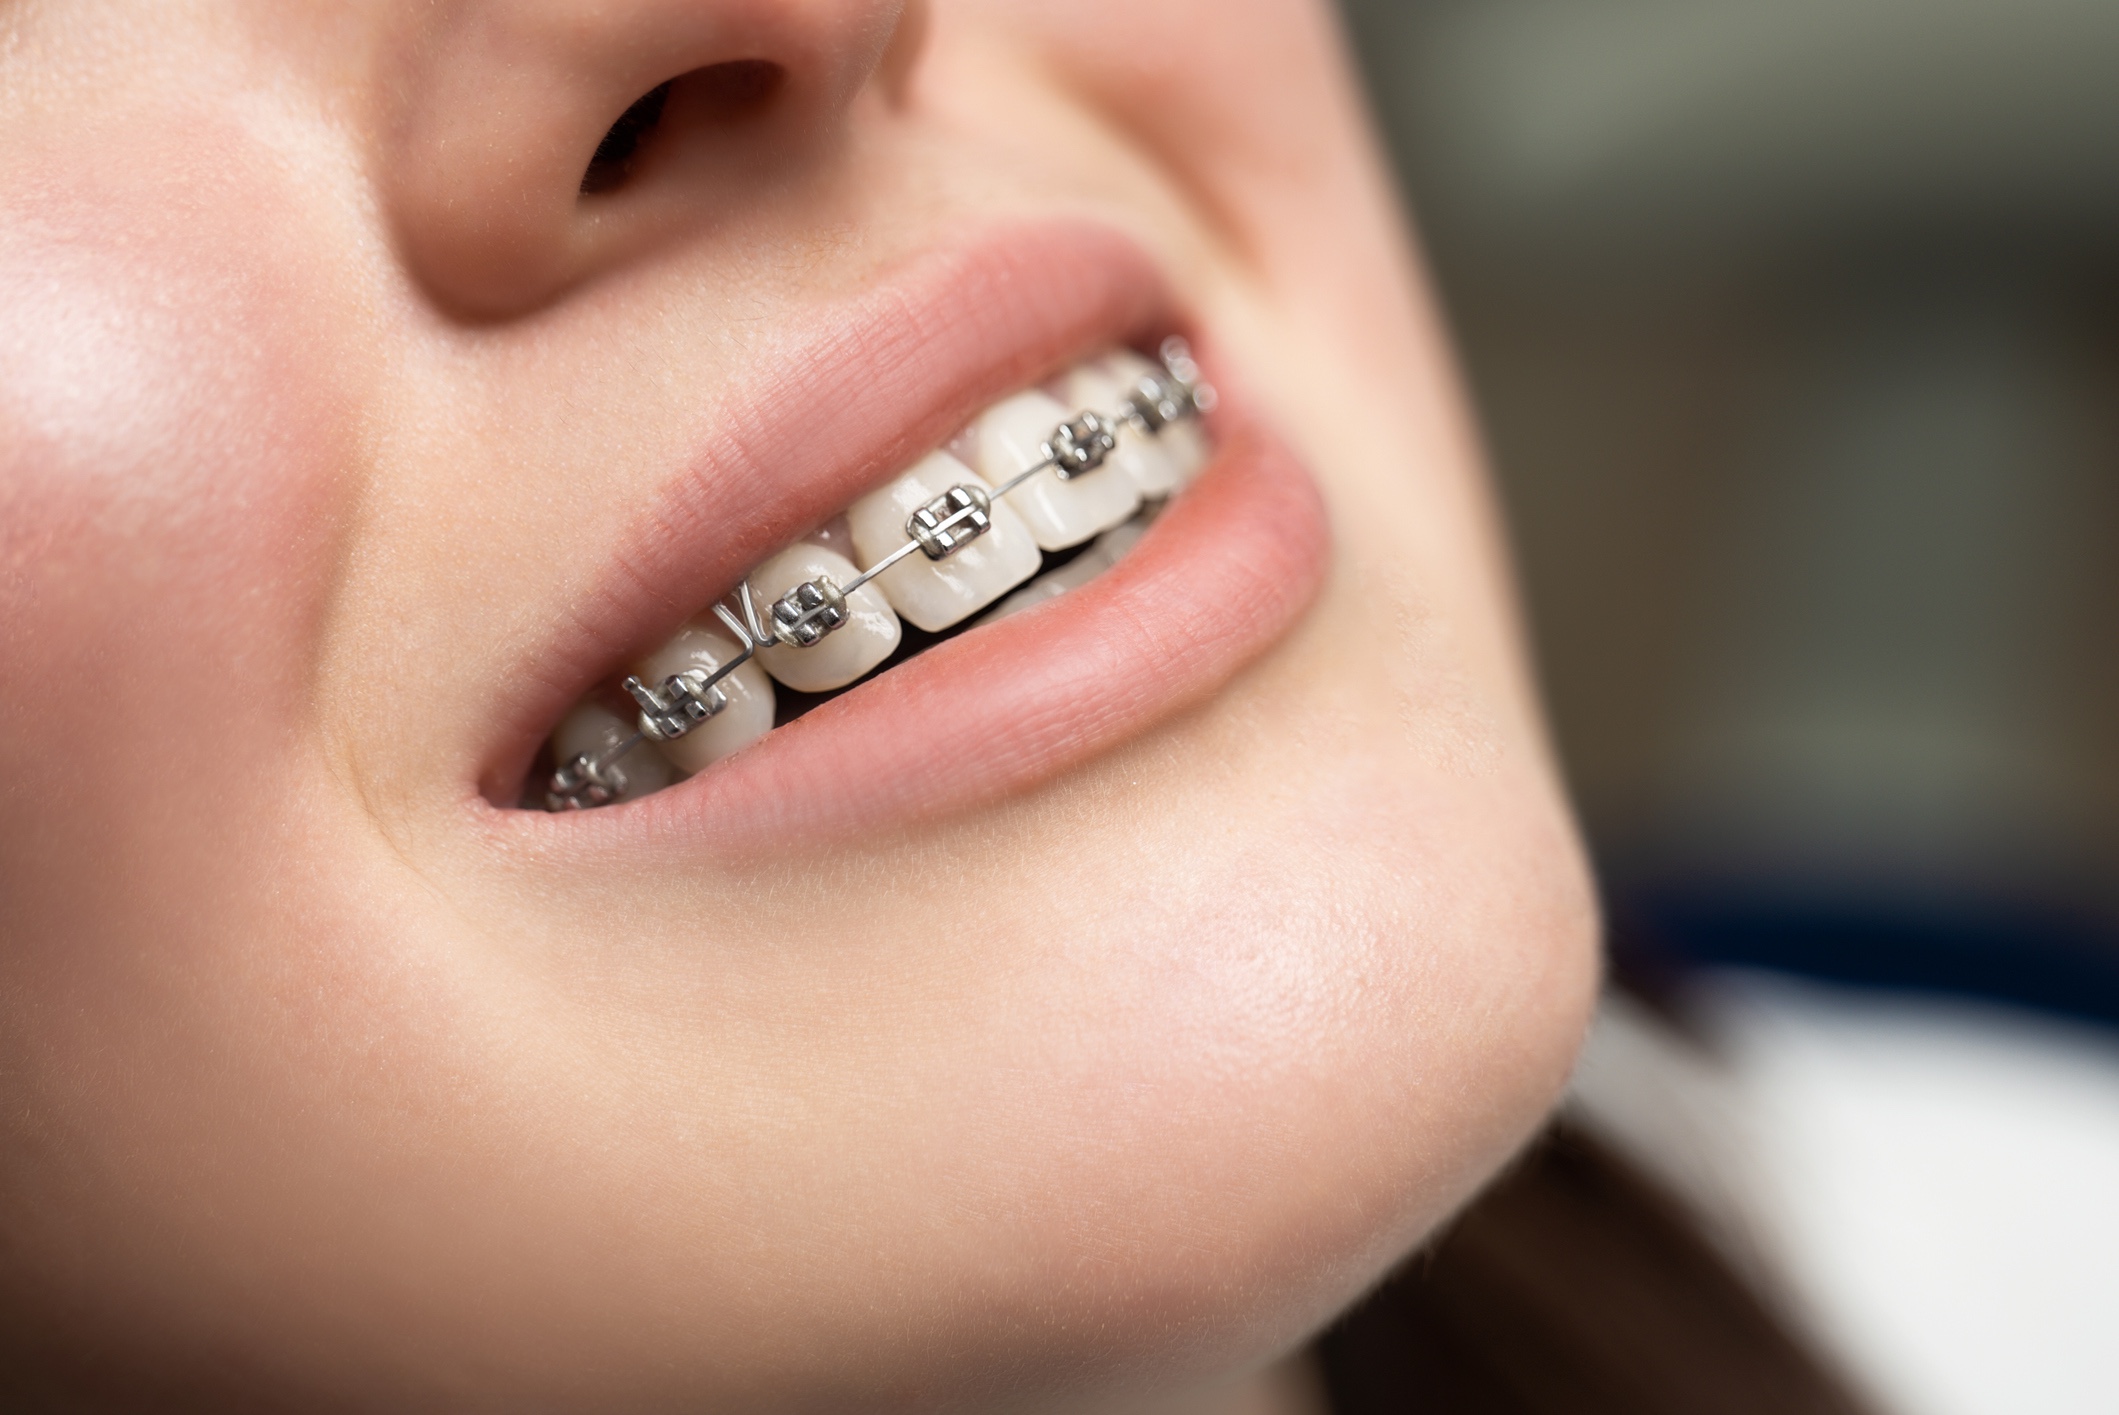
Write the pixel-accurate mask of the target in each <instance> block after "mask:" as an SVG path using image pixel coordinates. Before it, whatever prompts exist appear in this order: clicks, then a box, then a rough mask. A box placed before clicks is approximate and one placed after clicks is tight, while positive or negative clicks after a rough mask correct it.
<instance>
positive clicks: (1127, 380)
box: [1059, 355, 1186, 499]
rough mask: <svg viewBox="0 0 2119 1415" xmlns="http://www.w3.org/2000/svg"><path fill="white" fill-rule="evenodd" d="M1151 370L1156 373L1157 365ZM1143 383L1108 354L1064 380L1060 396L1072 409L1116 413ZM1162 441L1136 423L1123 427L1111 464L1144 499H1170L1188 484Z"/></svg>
mask: <svg viewBox="0 0 2119 1415" xmlns="http://www.w3.org/2000/svg"><path fill="white" fill-rule="evenodd" d="M1148 368H1149V369H1150V371H1151V372H1152V371H1153V365H1148ZM1139 381H1140V375H1139V374H1137V373H1129V372H1128V370H1127V368H1126V367H1124V366H1121V365H1120V364H1118V362H1117V356H1116V355H1107V356H1106V357H1104V358H1101V359H1091V360H1090V361H1089V362H1088V363H1085V364H1082V365H1079V366H1078V367H1076V368H1075V369H1074V370H1073V371H1071V372H1070V373H1068V375H1067V376H1066V377H1065V378H1064V379H1062V380H1060V384H1059V390H1060V397H1061V399H1063V400H1064V401H1065V403H1066V405H1067V406H1068V407H1070V408H1094V409H1096V410H1098V411H1099V412H1112V411H1115V410H1117V409H1119V408H1123V407H1125V406H1126V400H1127V398H1128V397H1130V396H1131V395H1132V392H1133V388H1134V385H1135V384H1137V383H1138V382H1139ZM1174 431H1176V429H1175V428H1166V429H1165V430H1164V436H1165V437H1167V436H1168V435H1169V433H1171V432H1174ZM1162 442H1163V439H1162V438H1159V437H1155V436H1152V435H1150V434H1149V433H1147V432H1145V431H1143V430H1142V429H1141V428H1140V427H1139V426H1137V425H1136V424H1133V423H1125V424H1122V425H1121V426H1120V428H1119V430H1118V446H1117V447H1116V448H1114V449H1112V451H1111V454H1110V461H1109V465H1110V466H1112V467H1114V468H1116V469H1117V470H1118V471H1119V473H1120V474H1121V475H1123V476H1124V477H1125V478H1126V479H1127V480H1128V481H1130V482H1132V483H1133V486H1134V489H1135V490H1136V491H1138V492H1139V493H1140V494H1141V495H1142V496H1143V497H1147V498H1151V499H1152V498H1155V497H1162V496H1168V495H1169V494H1170V493H1171V492H1173V491H1175V490H1177V489H1178V488H1179V487H1181V486H1183V485H1184V484H1185V480H1186V477H1185V473H1184V470H1183V468H1182V467H1181V466H1180V464H1179V461H1178V459H1177V458H1175V457H1173V456H1172V455H1171V453H1170V452H1168V451H1166V450H1164V448H1163V446H1162Z"/></svg>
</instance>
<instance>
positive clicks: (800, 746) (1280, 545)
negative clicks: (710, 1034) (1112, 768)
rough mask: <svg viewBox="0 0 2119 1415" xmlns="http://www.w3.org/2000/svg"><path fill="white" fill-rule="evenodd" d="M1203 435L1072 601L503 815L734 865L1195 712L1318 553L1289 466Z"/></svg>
mask: <svg viewBox="0 0 2119 1415" xmlns="http://www.w3.org/2000/svg"><path fill="white" fill-rule="evenodd" d="M1217 424H1218V425H1217V429H1216V431H1217V434H1218V436H1219V439H1220V442H1221V449H1222V450H1221V451H1220V453H1219V455H1218V456H1217V457H1216V458H1215V460H1214V462H1213V463H1212V464H1211V465H1210V466H1209V467H1208V468H1207V469H1206V470H1205V471H1204V472H1203V473H1201V475H1200V477H1199V479H1198V480H1197V481H1196V482H1194V483H1193V485H1192V486H1191V487H1190V488H1189V489H1188V490H1187V491H1186V492H1185V493H1184V494H1183V495H1182V496H1181V497H1179V498H1177V499H1176V500H1175V501H1174V502H1172V503H1171V505H1170V508H1169V509H1168V510H1167V511H1165V512H1164V513H1163V514H1162V516H1161V517H1159V518H1158V519H1157V520H1156V522H1155V524H1154V525H1153V526H1152V527H1151V528H1150V529H1149V531H1148V533H1147V534H1146V535H1145V536H1143V537H1142V538H1141V540H1140V543H1139V544H1138V545H1137V546H1135V547H1134V549H1133V550H1132V551H1131V552H1130V553H1129V554H1128V555H1127V556H1126V558H1125V559H1124V560H1122V561H1120V562H1119V563H1118V564H1117V565H1115V566H1113V567H1112V568H1111V569H1110V570H1107V571H1105V572H1104V573H1103V574H1102V575H1100V576H1098V577H1097V578H1096V579H1094V580H1092V581H1090V582H1089V583H1088V584H1086V585H1084V586H1082V587H1081V588H1080V589H1077V590H1074V591H1072V592H1071V593H1069V594H1066V595H1063V596H1062V597H1060V598H1059V599H1056V600H1052V601H1050V602H1048V603H1046V604H1044V605H1041V606H1039V607H1038V608H1036V609H1034V610H1031V611H1028V612H1026V613H1022V614H1017V615H1014V616H1011V617H1010V618H1007V619H1004V620H1001V621H999V622H997V623H994V624H990V625H986V626H984V627H982V628H979V629H975V630H973V631H972V632H970V633H968V634H963V635H960V636H958V637H956V638H953V639H950V640H948V641H946V642H944V643H941V644H938V645H936V646H935V647H933V648H931V649H929V650H928V651H926V652H925V653H922V654H920V655H919V656H917V657H915V658H913V659H910V660H908V661H906V662H904V663H901V664H899V665H898V666H897V667H895V668H892V669H891V670H890V671H888V672H886V673H884V674H881V675H880V676H878V677H876V678H873V679H871V680H869V681H868V682H866V683H863V684H860V685H859V686H857V687H856V688H854V689H853V690H851V691H849V692H847V693H845V694H843V695H841V696H839V697H836V698H833V699H832V700H831V701H829V702H827V703H825V704H824V705H822V706H821V707H818V708H816V709H815V710H813V711H811V712H809V713H806V714H804V715H803V716H802V717H800V718H798V719H796V720H795V721H793V722H790V723H787V724H785V725H783V726H781V727H779V728H777V729H775V730H774V731H773V732H771V733H770V734H768V735H767V736H766V737H764V738H763V739H761V740H760V741H759V742H757V743H756V744H755V745H753V746H751V747H748V748H746V749H744V750H743V751H741V752H739V753H737V754H736V755H735V756H732V757H729V758H728V759H726V760H724V761H721V762H718V763H716V764H715V765H714V766H712V767H710V768H709V769H707V770H706V771H703V772H701V773H700V774H699V775H697V776H694V777H692V778H691V779H690V780H688V781H685V782H683V783H681V784H679V785H677V786H674V787H671V788H669V789H668V790H665V791H660V792H657V793H656V794H654V795H652V796H649V797H646V798H644V799H643V800H640V801H637V802H634V803H631V804H629V805H625V806H621V807H617V808H613V809H608V810H604V811H594V812H586V813H578V814H571V815H565V816H544V815H542V814H540V813H534V812H511V813H509V814H511V815H514V816H515V817H516V820H517V822H518V823H519V824H522V825H524V826H528V827H530V828H531V829H550V830H566V831H570V832H571V831H582V832H585V833H586V834H587V835H588V836H591V837H592V836H595V835H601V834H604V833H605V832H610V833H612V834H613V835H614V837H615V836H623V837H625V838H626V841H627V842H628V843H638V844H641V845H645V844H647V843H648V842H649V841H653V842H655V844H657V845H659V846H662V847H664V848H667V847H670V846H673V845H674V846H677V847H680V848H683V849H685V850H686V851H687V852H688V853H689V852H695V851H700V850H704V851H706V852H708V853H711V854H714V855H719V856H727V855H752V854H755V853H757V852H760V851H769V850H774V849H781V848H787V847H791V846H797V845H800V844H804V843H808V844H817V843H824V842H828V841H831V840H834V839H843V838H846V837H848V836H854V835H858V834H861V833H864V832H869V831H876V830H884V829H889V828H891V827H898V826H904V825H908V824H912V823H916V822H919V821H923V820H929V819H932V818H934V817H937V816H941V815H947V814H950V813H953V812H957V811H963V810H968V809H972V808H975V807H977V806H980V805H984V804H987V803H989V802H991V801H993V800H996V799H998V798H1000V797H1003V796H1006V795H1009V794H1011V793H1015V792H1020V791H1024V790H1028V789H1030V788H1033V787H1036V786H1038V785H1040V784H1042V783H1044V782H1046V781H1049V780H1051V779H1052V778H1054V777H1056V776H1059V775H1061V774H1062V773H1064V772H1066V771H1068V770H1070V769H1071V768H1074V767H1076V766H1079V765H1080V764H1082V763H1084V762H1086V761H1088V760H1090V759H1092V758H1094V757H1096V756H1099V755H1101V754H1102V753H1104V752H1107V751H1109V750H1111V749H1112V748H1113V747H1115V746H1117V745H1118V744H1120V743H1122V742H1124V741H1126V740H1127V739H1129V738H1132V737H1135V736H1137V735H1139V734H1141V733H1143V732H1145V731H1147V730H1148V729H1149V728H1151V727H1153V726H1154V725H1155V724H1156V723H1158V722H1160V721H1162V720H1164V719H1166V718H1168V717H1170V716H1172V715H1174V714H1176V713H1178V712H1181V711H1183V710H1184V709H1186V708H1188V707H1191V706H1193V705H1194V704H1197V703H1198V702H1200V701H1201V700H1203V699H1205V698H1207V697H1209V696H1211V695H1212V694H1213V693H1214V692H1215V691H1217V690H1218V689H1220V688H1221V687H1222V686H1223V685H1224V684H1226V683H1227V682H1228V681H1229V680H1230V679H1231V678H1232V677H1234V676H1235V675H1236V673H1237V672H1239V671H1240V670H1241V669H1242V668H1243V667H1244V666H1245V665H1246V664H1248V663H1249V662H1251V661H1252V660H1253V659H1255V658H1257V657H1258V656H1259V655H1260V654H1261V653H1263V652H1264V651H1265V650H1266V649H1267V648H1269V647H1271V645H1272V644H1273V643H1274V642H1275V641H1277V640H1278V639H1279V638H1280V637H1281V636H1282V635H1284V634H1285V633H1286V632H1287V631H1288V630H1289V629H1291V628H1292V627H1293V626H1294V624H1295V622H1296V621H1297V620H1298V619H1299V618H1300V617H1301V615H1302V612H1303V611H1304V610H1305V609H1306V608H1307V607H1308V606H1309V604H1310V602H1311V600H1312V599H1313V598H1314V597H1315V596H1316V593H1317V589H1318V586H1319V585H1320V584H1321V583H1322V580H1323V576H1324V570H1325V566H1326V563H1327V561H1328V560H1329V557H1330V534H1329V531H1328V528H1327V522H1326V517H1325V510H1324V505H1323V502H1322V500H1321V499H1320V497H1319V495H1318V492H1317V487H1316V483H1315V482H1314V481H1313V480H1312V479H1311V477H1310V475H1309V472H1308V471H1307V470H1306V469H1305V468H1304V467H1303V466H1302V464H1301V463H1300V461H1298V460H1297V458H1296V457H1295V456H1294V454H1293V453H1292V452H1291V451H1290V450H1289V449H1288V448H1287V446H1286V445H1285V444H1284V443H1283V442H1282V441H1281V440H1280V439H1279V438H1278V437H1277V436H1276V435H1274V434H1273V433H1272V432H1270V431H1269V430H1267V429H1266V428H1264V427H1263V426H1261V425H1258V424H1255V423H1249V422H1243V423H1238V422H1237V421H1236V420H1235V419H1234V418H1232V417H1231V416H1229V414H1228V410H1227V408H1226V405H1225V408H1224V414H1223V416H1221V417H1220V418H1218V419H1217ZM580 843H581V844H582V845H584V846H589V845H591V841H590V839H587V838H583V839H581V840H580ZM605 843H608V844H612V845H616V844H619V843H620V841H619V840H618V839H616V838H613V839H611V840H609V841H607V842H605Z"/></svg>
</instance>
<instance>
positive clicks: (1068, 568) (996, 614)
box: [979, 516, 1148, 624]
mask: <svg viewBox="0 0 2119 1415" xmlns="http://www.w3.org/2000/svg"><path fill="white" fill-rule="evenodd" d="M1147 529H1148V518H1147V517H1146V516H1136V517H1134V518H1133V519H1132V520H1130V521H1127V522H1125V523H1123V524H1121V525H1117V526H1113V527H1112V528H1111V529H1110V530H1108V531H1105V532H1104V533H1103V534H1102V535H1100V536H1098V537H1097V538H1096V544H1095V545H1092V546H1090V547H1089V548H1088V549H1087V550H1085V551H1083V552H1082V553H1081V554H1080V555H1077V556H1075V557H1074V558H1073V559H1072V560H1070V561H1068V562H1067V563H1066V564H1064V565H1062V566H1060V567H1059V569H1057V570H1052V571H1048V572H1047V573H1045V574H1043V575H1040V576H1038V577H1037V578H1036V579H1034V580H1032V581H1031V582H1030V583H1029V584H1027V585H1025V586H1023V587H1022V588H1021V589H1019V590H1017V591H1016V592H1015V593H1014V594H1012V595H1010V596H1008V598H1006V599H1004V600H1002V601H1001V602H1000V604H999V605H998V606H997V607H996V608H995V609H994V611H993V612H992V613H991V614H988V615H987V616H986V617H985V618H984V619H981V620H980V621H979V622H980V623H981V624H992V623H995V622H996V621H998V620H1002V619H1006V618H1007V617H1008V616H1010V615H1011V614H1021V613H1022V612H1023V611H1024V610H1026V609H1031V608H1034V607H1036V606H1037V605H1040V604H1043V603H1044V602H1045V601H1046V600H1048V599H1058V598H1059V597H1060V596H1061V595H1063V594H1065V593H1066V592H1067V591H1069V590H1078V589H1080V588H1081V587H1082V586H1083V585H1086V584H1088V583H1089V582H1090V581H1091V580H1093V579H1095V578H1096V577H1097V576H1098V575H1101V574H1103V573H1104V571H1106V570H1108V569H1110V568H1111V567H1112V566H1113V565H1116V564H1117V563H1118V562H1119V561H1120V560H1121V559H1122V558H1124V556H1125V554H1126V552H1127V551H1129V550H1131V549H1133V547H1134V544H1135V543H1136V542H1138V541H1139V540H1140V538H1141V533H1142V532H1144V531H1146V530H1147Z"/></svg>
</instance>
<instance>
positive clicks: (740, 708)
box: [628, 621, 774, 772]
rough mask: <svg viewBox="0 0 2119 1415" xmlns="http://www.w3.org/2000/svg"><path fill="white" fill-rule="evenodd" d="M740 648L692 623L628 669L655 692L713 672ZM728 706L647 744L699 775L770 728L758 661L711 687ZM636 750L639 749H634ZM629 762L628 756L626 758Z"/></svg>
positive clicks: (769, 692) (766, 682)
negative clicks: (693, 673)
mask: <svg viewBox="0 0 2119 1415" xmlns="http://www.w3.org/2000/svg"><path fill="white" fill-rule="evenodd" d="M741 652H742V650H741V649H739V648H737V647H736V645H735V644H734V643H732V642H731V641H730V640H729V639H728V638H727V637H726V636H725V635H723V634H721V633H719V632H716V631H715V630H712V629H709V628H707V627H706V626H705V622H704V621H694V622H693V623H690V624H687V625H685V626H684V627H683V628H682V629H679V630H678V631H677V633H676V636H675V637H674V638H672V639H671V640H670V641H669V642H668V643H666V644H664V645H663V646H662V647H661V648H659V649H657V650H655V651H654V652H653V653H651V654H649V655H648V656H647V657H646V658H644V659H642V660H640V662H639V663H637V664H635V665H634V667H633V671H634V672H635V673H636V674H638V675H639V677H640V681H641V682H643V683H646V684H647V685H648V686H649V687H654V688H659V687H660V686H661V685H662V684H663V683H665V682H667V681H668V680H669V679H670V678H672V677H674V676H675V675H677V674H679V673H685V672H689V671H690V670H692V669H699V670H701V671H704V672H707V673H712V672H713V671H714V670H715V669H717V668H719V667H720V666H721V665H722V664H724V663H727V662H728V661H729V660H730V659H732V658H734V657H736V656H737V655H738V654H739V653H741ZM715 687H716V688H718V689H719V690H720V692H721V694H722V695H723V697H725V698H726V699H727V702H728V706H726V707H724V708H722V709H721V711H719V712H717V713H715V714H714V715H713V716H712V717H710V718H708V719H707V720H706V721H704V722H702V723H699V724H698V725H697V726H695V727H694V728H692V730H691V731H689V732H687V733H685V734H684V735H683V736H682V737H678V738H675V739H673V740H671V741H667V742H657V743H652V744H646V743H644V744H642V745H643V747H646V746H649V745H652V746H654V747H655V748H657V749H658V750H660V751H661V753H662V755H663V756H665V757H667V758H668V759H669V760H670V761H671V762H673V763H675V764H676V765H677V766H678V767H680V768H681V769H683V770H685V771H688V772H696V771H704V770H705V769H706V768H707V767H708V766H710V765H712V764H713V763H715V762H717V761H719V760H721V758H723V757H725V756H727V755H728V754H729V753H731V752H733V751H735V750H737V749H738V748H740V747H747V746H749V745H750V744H751V743H753V742H755V741H757V740H758V739H759V738H760V737H763V736H764V735H765V734H766V733H768V732H770V731H772V730H773V706H774V704H773V683H772V679H770V678H768V677H766V676H765V672H764V670H763V669H761V668H759V667H758V665H757V663H756V662H755V661H754V662H751V663H746V664H744V665H743V666H742V667H741V668H738V669H737V670H736V671H735V672H733V673H731V674H729V675H728V676H727V677H726V678H723V679H722V680H721V681H720V682H719V683H717V684H715ZM636 750H639V749H636ZM628 760H630V758H628Z"/></svg>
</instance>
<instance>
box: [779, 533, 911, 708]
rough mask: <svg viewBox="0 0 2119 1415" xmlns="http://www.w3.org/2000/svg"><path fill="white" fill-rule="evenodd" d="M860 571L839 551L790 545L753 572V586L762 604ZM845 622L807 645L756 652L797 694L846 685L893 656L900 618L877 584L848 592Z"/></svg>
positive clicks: (843, 581) (843, 580)
mask: <svg viewBox="0 0 2119 1415" xmlns="http://www.w3.org/2000/svg"><path fill="white" fill-rule="evenodd" d="M859 573H860V572H859V571H858V570H856V569H854V567H853V562H852V561H851V560H848V559H847V558H846V557H845V556H843V555H841V554H839V553H838V552H837V551H832V550H826V549H824V548H823V547H822V546H816V545H791V546H789V547H788V548H787V549H785V550H783V551H781V552H780V553H779V554H778V555H775V556H774V557H772V559H770V560H768V561H766V562H765V563H764V564H763V565H760V566H759V567H758V568H757V569H755V570H753V571H751V574H750V584H751V590H752V592H753V593H754V594H755V596H756V598H757V600H758V603H759V604H760V605H761V606H762V605H770V604H772V603H773V602H774V601H775V600H777V599H779V598H780V596H782V595H784V594H786V593H787V592H788V591H789V590H791V589H793V588H795V586H797V585H799V584H801V583H803V582H804V581H805V580H814V579H818V578H820V577H826V578H829V579H830V580H831V581H832V583H833V584H836V585H844V584H846V583H848V582H849V581H851V580H852V579H853V578H854V576H855V575H857V574H859ZM846 609H847V620H846V623H845V625H844V626H842V627H841V628H839V629H837V630H835V631H833V632H832V633H831V634H830V635H828V636H826V637H825V638H823V639H821V640H819V641H818V642H817V643H815V644H813V645H811V646H810V647H808V648H792V647H789V646H788V645H786V644H774V645H772V646H771V647H769V648H761V649H759V650H758V662H759V663H761V664H763V665H764V667H765V671H766V672H767V673H770V674H772V676H773V677H774V678H777V679H778V680H779V681H780V682H782V683H784V684H786V685H787V686H788V687H790V688H793V689H794V690H795V691H796V692H798V693H822V692H825V691H827V690H829V689H832V688H843V687H845V686H846V685H847V684H848V683H851V682H853V680H854V679H856V678H858V677H860V676H861V675H862V674H864V673H866V672H867V671H868V670H869V669H871V668H874V667H875V666H876V665H877V664H879V663H881V662H882V661H883V660H884V659H886V658H888V657H890V654H891V650H893V649H895V648H896V647H897V646H898V634H899V632H900V631H899V628H898V616H897V614H896V612H895V611H893V610H892V609H891V607H890V601H888V600H886V599H884V598H883V596H882V594H881V593H880V592H878V591H877V589H876V587H875V586H874V585H863V586H861V588H859V589H857V590H855V591H854V592H853V593H852V594H849V595H847V596H846Z"/></svg>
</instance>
